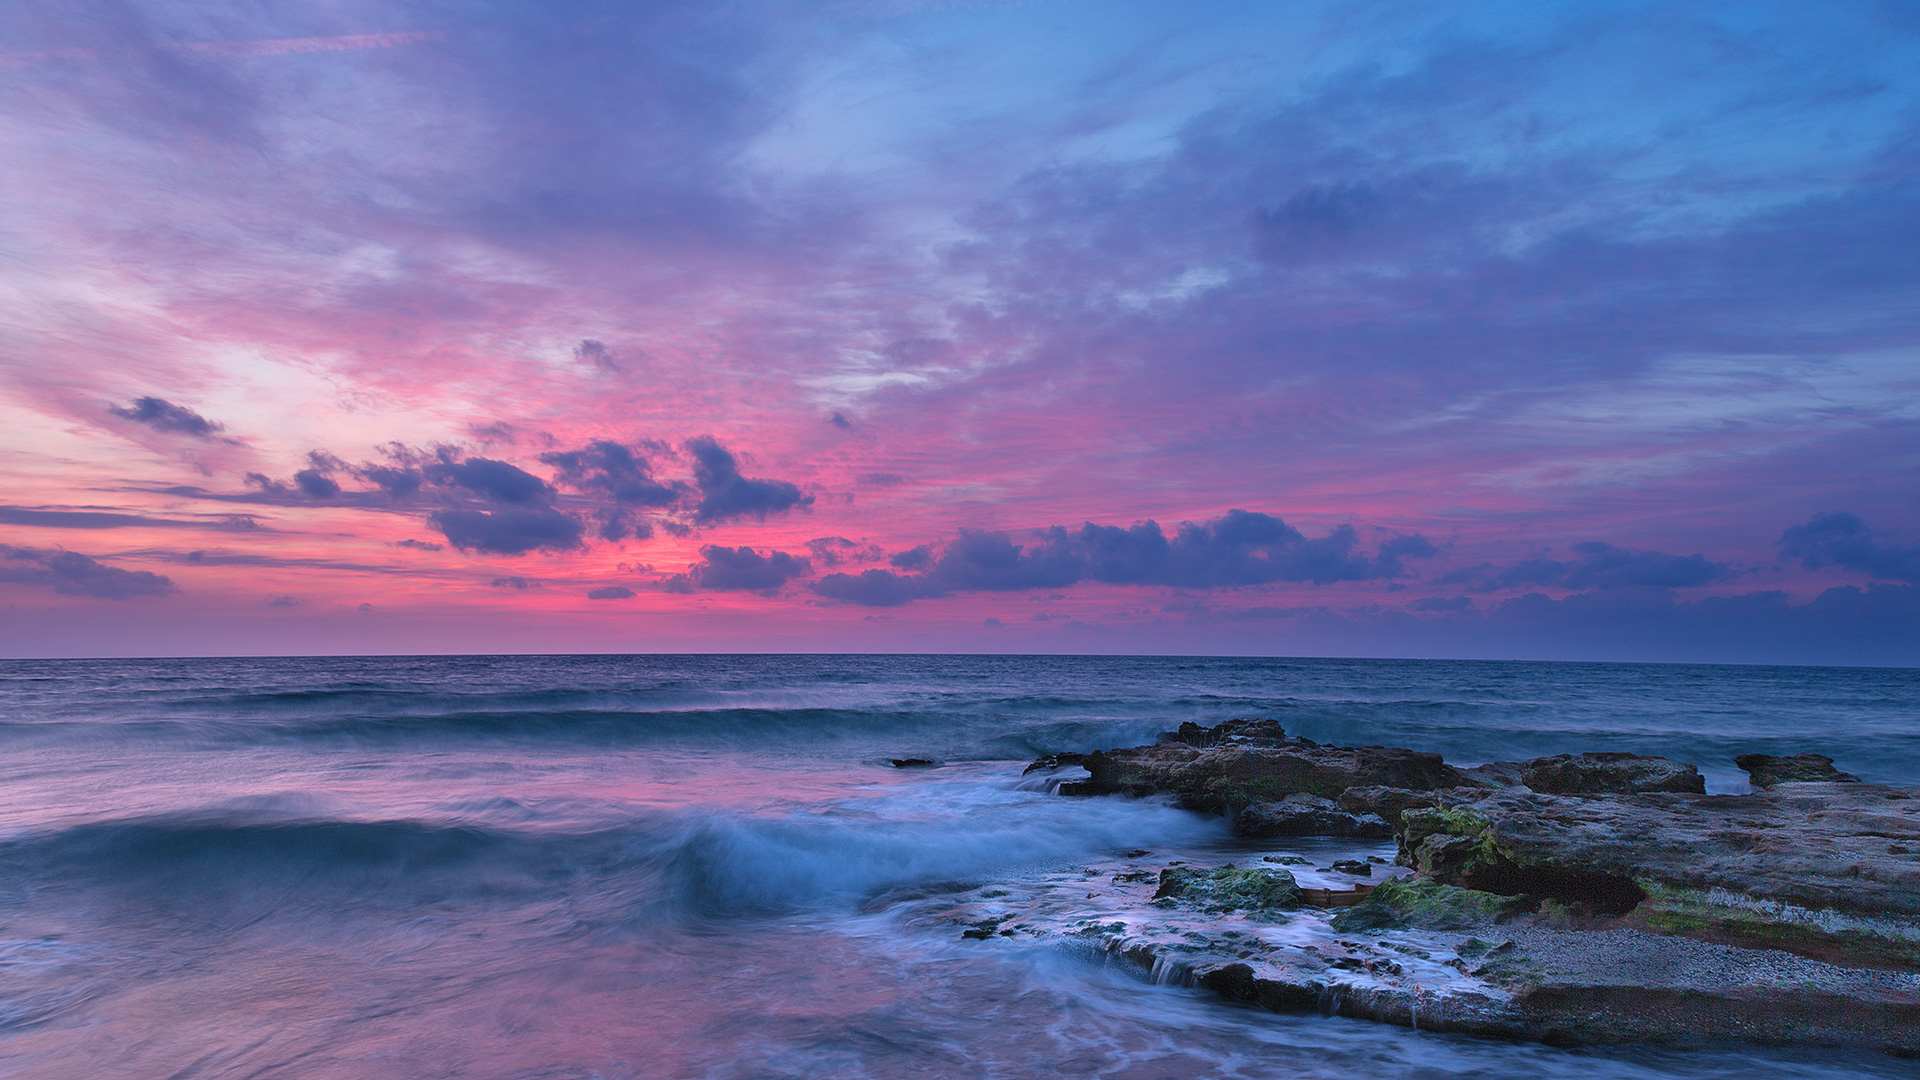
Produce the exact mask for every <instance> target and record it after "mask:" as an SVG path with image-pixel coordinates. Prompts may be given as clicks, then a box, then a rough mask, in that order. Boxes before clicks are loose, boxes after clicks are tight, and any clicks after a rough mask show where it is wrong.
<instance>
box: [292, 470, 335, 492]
mask: <svg viewBox="0 0 1920 1080" xmlns="http://www.w3.org/2000/svg"><path fill="white" fill-rule="evenodd" d="M293 483H294V486H295V487H297V488H299V489H300V492H301V494H303V495H305V496H307V497H308V498H309V499H331V498H334V497H335V496H337V495H339V494H340V482H339V481H337V480H335V479H334V478H333V477H331V476H328V475H327V474H326V473H323V472H321V471H320V470H319V469H301V470H300V471H299V472H297V473H294V474H293Z"/></svg>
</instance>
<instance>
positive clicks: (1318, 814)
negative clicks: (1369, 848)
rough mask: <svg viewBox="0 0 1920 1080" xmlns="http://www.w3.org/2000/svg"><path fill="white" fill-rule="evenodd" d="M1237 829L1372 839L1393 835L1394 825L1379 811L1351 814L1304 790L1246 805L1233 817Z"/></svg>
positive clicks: (1247, 832) (1238, 831) (1249, 833)
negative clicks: (1273, 800)
mask: <svg viewBox="0 0 1920 1080" xmlns="http://www.w3.org/2000/svg"><path fill="white" fill-rule="evenodd" d="M1233 831H1234V832H1235V833H1236V834H1238V835H1240V836H1254V837H1271V836H1344V837H1350V838H1354V839H1371V840H1385V839H1387V838H1389V837H1391V836H1392V835H1393V827H1392V826H1391V825H1389V824H1387V820H1386V819H1385V818H1383V817H1381V816H1380V815H1378V814H1351V813H1348V812H1347V811H1345V810H1342V809H1341V808H1340V807H1339V806H1338V805H1337V804H1336V803H1334V801H1333V800H1332V799H1323V798H1321V797H1320V796H1318V795H1307V794H1304V793H1301V794H1295V795H1289V796H1287V797H1286V798H1284V799H1281V800H1279V801H1277V802H1257V803H1252V804H1250V805H1248V806H1246V807H1243V808H1242V809H1241V810H1240V812H1239V813H1237V814H1235V815H1234V817H1233Z"/></svg>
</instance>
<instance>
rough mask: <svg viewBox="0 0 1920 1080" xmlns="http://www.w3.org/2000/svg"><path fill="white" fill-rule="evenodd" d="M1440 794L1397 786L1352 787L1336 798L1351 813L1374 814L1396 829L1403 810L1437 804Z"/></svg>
mask: <svg viewBox="0 0 1920 1080" xmlns="http://www.w3.org/2000/svg"><path fill="white" fill-rule="evenodd" d="M1438 799H1439V796H1438V795H1437V794H1436V793H1435V792H1432V791H1408V790H1407V789H1406V788H1395V787H1351V788H1348V789H1347V790H1345V791H1343V792H1341V793H1340V798H1339V799H1338V800H1336V801H1337V802H1338V803H1339V806H1340V809H1342V810H1345V811H1346V812H1347V813H1349V814H1374V815H1377V816H1379V817H1381V818H1383V819H1385V821H1386V822H1387V824H1388V825H1389V826H1391V827H1393V828H1395V829H1398V828H1399V827H1400V815H1401V813H1402V812H1403V811H1406V810H1409V809H1413V808H1415V807H1431V806H1437V805H1439V804H1438V801H1437V800H1438Z"/></svg>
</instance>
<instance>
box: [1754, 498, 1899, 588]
mask: <svg viewBox="0 0 1920 1080" xmlns="http://www.w3.org/2000/svg"><path fill="white" fill-rule="evenodd" d="M1780 551H1781V553H1782V554H1784V555H1785V556H1787V557H1788V558H1790V559H1799V560H1800V564H1801V565H1802V566H1805V567H1807V568H1808V569H1809V570H1817V569H1820V568H1821V567H1826V566H1837V567H1840V568H1841V569H1843V570H1855V571H1859V572H1860V573H1863V574H1870V575H1872V576H1874V577H1877V578H1885V579H1888V580H1892V581H1905V582H1908V583H1910V584H1920V544H1909V545H1907V546H1906V547H1899V546H1897V545H1892V544H1882V543H1880V542H1879V541H1877V540H1875V539H1874V536H1873V530H1872V529H1870V528H1868V527H1867V523H1866V522H1864V521H1862V520H1860V518H1859V517H1858V516H1856V515H1854V514H1820V515H1818V516H1817V517H1815V518H1814V519H1813V520H1811V521H1809V522H1807V523H1806V524H1804V525H1795V526H1793V527H1792V528H1790V529H1788V530H1787V531H1786V532H1784V533H1781V534H1780Z"/></svg>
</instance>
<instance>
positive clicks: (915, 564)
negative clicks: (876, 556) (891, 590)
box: [887, 544, 933, 570]
mask: <svg viewBox="0 0 1920 1080" xmlns="http://www.w3.org/2000/svg"><path fill="white" fill-rule="evenodd" d="M887 562H889V563H892V564H893V565H894V566H896V567H898V568H899V569H901V570H925V569H926V568H927V567H929V566H932V565H933V545H931V544H921V545H920V546H919V547H917V548H908V549H907V550H905V551H896V552H894V553H893V554H892V555H889V556H887Z"/></svg>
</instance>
